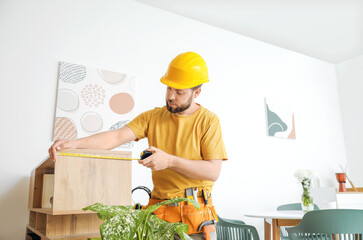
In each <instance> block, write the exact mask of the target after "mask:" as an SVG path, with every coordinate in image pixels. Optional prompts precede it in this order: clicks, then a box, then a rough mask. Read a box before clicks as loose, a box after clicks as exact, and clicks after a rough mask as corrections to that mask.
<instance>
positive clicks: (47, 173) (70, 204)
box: [27, 149, 131, 240]
mask: <svg viewBox="0 0 363 240" xmlns="http://www.w3.org/2000/svg"><path fill="white" fill-rule="evenodd" d="M65 152H67V153H71V154H76V155H78V156H58V157H57V161H56V162H53V161H52V160H50V159H49V158H47V159H45V160H44V161H43V162H42V163H41V164H40V165H39V166H37V167H36V168H35V169H34V170H33V171H32V173H31V178H30V190H29V210H30V214H29V225H28V226H27V228H28V230H27V232H28V233H29V232H32V233H35V234H37V235H38V236H40V237H41V239H42V240H43V239H87V238H88V237H97V236H99V225H100V224H101V223H102V221H101V220H99V219H98V216H97V214H96V213H93V212H90V211H87V212H86V211H83V210H82V208H84V207H86V206H89V205H91V204H94V203H97V202H99V203H104V204H107V205H130V204H131V161H130V160H119V159H107V158H105V157H110V158H130V157H131V152H128V151H106V150H88V149H72V150H66V151H65ZM80 154H81V155H83V156H84V155H87V156H89V157H82V156H79V155H80ZM91 156H100V157H101V158H93V157H91ZM52 185H53V186H52ZM50 196H52V203H51V201H50Z"/></svg>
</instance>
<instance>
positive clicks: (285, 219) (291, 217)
mask: <svg viewBox="0 0 363 240" xmlns="http://www.w3.org/2000/svg"><path fill="white" fill-rule="evenodd" d="M304 214H305V213H304V212H303V211H301V210H300V211H290V210H288V211H277V210H275V211H254V212H248V213H246V214H244V215H245V216H246V217H254V218H263V219H264V228H265V240H270V239H271V225H272V239H273V240H280V227H282V226H296V225H298V224H299V223H300V221H301V219H302V217H303V216H304Z"/></svg>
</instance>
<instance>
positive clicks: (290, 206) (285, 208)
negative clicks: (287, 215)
mask: <svg viewBox="0 0 363 240" xmlns="http://www.w3.org/2000/svg"><path fill="white" fill-rule="evenodd" d="M289 210H290V211H292V210H302V208H301V203H289V204H284V205H280V206H278V207H277V211H289ZM314 210H319V207H318V206H317V205H316V204H314ZM286 228H289V227H280V237H281V240H288V239H289V237H288V235H287V231H286Z"/></svg>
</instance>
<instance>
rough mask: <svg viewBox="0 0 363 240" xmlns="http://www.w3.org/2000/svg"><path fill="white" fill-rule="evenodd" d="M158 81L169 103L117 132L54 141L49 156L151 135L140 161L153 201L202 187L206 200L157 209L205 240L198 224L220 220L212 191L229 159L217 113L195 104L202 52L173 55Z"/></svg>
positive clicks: (202, 79) (202, 77) (202, 76)
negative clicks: (164, 87)
mask: <svg viewBox="0 0 363 240" xmlns="http://www.w3.org/2000/svg"><path fill="white" fill-rule="evenodd" d="M160 81H161V82H162V83H164V84H165V85H167V90H166V99H165V100H166V106H164V107H162V108H155V109H153V110H150V111H147V112H144V113H142V114H140V115H139V116H137V117H136V118H135V119H134V120H133V121H131V122H130V123H129V124H128V125H127V126H125V127H123V128H121V129H118V130H114V131H108V132H103V133H98V134H95V135H92V136H89V137H85V138H80V139H77V140H73V141H67V140H59V141H56V142H55V143H54V144H53V145H52V146H51V147H50V149H49V154H50V156H51V158H53V159H55V158H56V152H57V151H60V150H64V149H69V148H93V149H113V148H115V147H117V146H120V145H122V144H124V143H126V142H129V141H133V140H136V141H138V140H139V139H142V138H145V137H147V138H148V142H149V146H150V147H149V148H148V149H146V150H149V151H152V152H153V154H152V155H151V156H150V157H148V158H146V159H144V160H143V161H139V163H140V164H141V165H143V166H145V167H148V168H150V169H151V170H152V179H153V184H154V189H153V191H152V199H150V202H149V204H155V203H157V202H161V201H162V200H165V199H172V198H176V197H187V196H186V191H187V189H189V190H196V189H197V188H198V190H199V191H198V192H197V196H198V201H199V202H200V203H202V204H205V205H203V208H202V211H196V209H195V208H194V207H193V206H192V205H185V204H186V203H181V204H178V205H177V206H165V207H163V208H159V209H158V210H157V211H156V212H155V214H156V215H157V216H158V217H160V218H161V219H164V220H166V221H169V222H178V221H182V222H184V223H187V224H188V225H189V232H188V234H193V235H191V236H192V237H193V238H194V239H204V233H203V232H201V231H198V227H199V226H200V224H201V223H202V222H204V221H209V220H213V219H216V218H217V216H216V215H217V214H216V213H215V210H214V207H213V206H212V202H211V198H210V193H211V190H212V187H213V184H214V182H215V181H216V180H217V179H218V176H219V174H220V170H221V166H222V160H227V154H226V150H225V147H224V143H223V139H222V133H221V127H220V124H219V119H218V117H217V116H216V115H215V114H213V113H212V112H210V111H208V110H207V109H205V108H203V107H202V106H201V105H199V104H197V103H196V102H195V98H197V97H198V96H199V94H200V93H201V85H202V84H203V83H206V82H208V81H209V80H208V70H207V66H206V64H205V61H204V60H203V58H202V57H201V56H199V55H198V54H196V53H193V52H187V53H182V54H180V55H178V56H177V57H176V58H174V59H173V61H172V62H171V63H170V65H169V67H168V70H167V72H166V74H165V75H164V76H163V77H162V78H161V80H160ZM202 189H203V190H204V191H203V192H204V193H205V195H204V199H203V198H202V191H201V190H202ZM189 190H188V191H189ZM206 196H207V201H208V200H209V201H208V204H207V202H206V201H205V198H206ZM208 197H209V199H208ZM205 229H207V228H205ZM204 232H205V233H206V232H207V231H204ZM207 235H208V234H207ZM211 235H212V236H215V234H213V233H212V234H211ZM212 238H213V237H212Z"/></svg>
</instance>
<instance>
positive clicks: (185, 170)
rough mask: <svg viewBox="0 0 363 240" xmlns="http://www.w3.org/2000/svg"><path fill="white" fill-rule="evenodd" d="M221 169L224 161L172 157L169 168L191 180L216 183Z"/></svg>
mask: <svg viewBox="0 0 363 240" xmlns="http://www.w3.org/2000/svg"><path fill="white" fill-rule="evenodd" d="M221 167H222V160H189V159H184V158H181V157H177V156H171V157H170V167H169V168H170V169H173V170H174V171H177V172H179V173H181V174H183V175H185V176H188V177H191V178H195V179H200V180H209V181H213V182H215V181H217V179H218V177H219V174H220V172H221Z"/></svg>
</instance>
